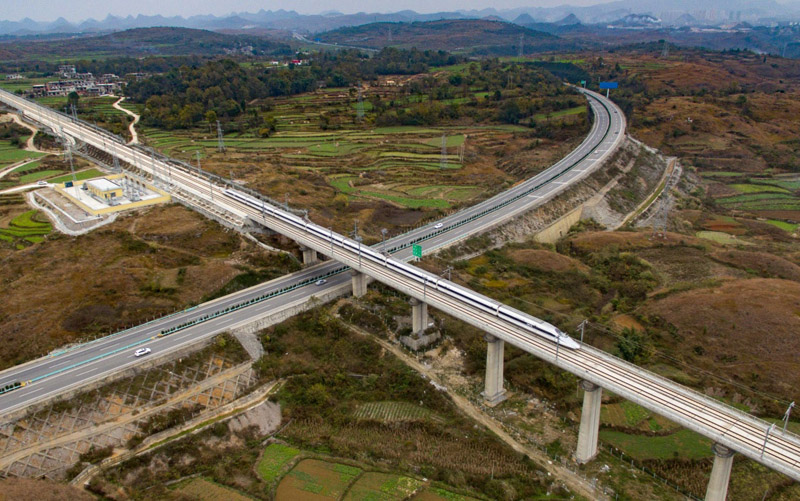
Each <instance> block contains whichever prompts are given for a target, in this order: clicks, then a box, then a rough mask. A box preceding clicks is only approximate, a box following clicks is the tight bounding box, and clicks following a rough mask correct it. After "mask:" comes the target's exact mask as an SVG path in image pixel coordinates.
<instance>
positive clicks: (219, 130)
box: [217, 120, 225, 153]
mask: <svg viewBox="0 0 800 501" xmlns="http://www.w3.org/2000/svg"><path fill="white" fill-rule="evenodd" d="M217 150H219V152H220V153H225V141H223V140H222V125H221V124H220V123H219V120H217Z"/></svg>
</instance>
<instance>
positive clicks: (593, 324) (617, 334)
mask: <svg viewBox="0 0 800 501" xmlns="http://www.w3.org/2000/svg"><path fill="white" fill-rule="evenodd" d="M512 299H513V300H515V301H518V302H520V303H525V304H528V305H531V306H535V307H537V308H539V309H541V310H544V311H546V312H548V313H552V314H555V315H560V316H562V317H569V315H568V314H566V313H564V312H561V311H557V310H553V309H550V308H547V307H545V306H542V305H539V304H536V303H533V302H531V301H527V300H525V299H521V298H519V297H514V298H512ZM587 325H588V326H591V327H592V328H594V329H596V330H599V331H602V332H605V333H607V334H609V335H611V336H613V337H614V338H616V339H624V338H625V336H624V335H623V334H622V333H621V332H618V331H615V330H613V329H612V328H610V327H608V326H606V325H603V324H598V323H596V322H591V323H587ZM629 341H630V340H629ZM639 346H640V347H641V345H639ZM653 354H655V355H657V356H659V357H661V358H663V359H665V360H668V361H670V362H673V363H675V364H677V365H680V366H682V367H685V368H687V369H691V370H693V371H696V372H698V373H700V374H702V375H705V376H709V377H711V378H713V379H716V380H718V381H721V382H724V383H727V384H730V385H733V386H736V387H737V388H740V389H743V390H747V391H748V392H751V393H753V394H756V395H759V396H762V397H765V398H770V399H772V400H776V401H778V402H781V403H784V404H788V403H789V401H788V400H786V399H784V398H783V397H779V396H777V395H771V394H769V393H766V392H763V391H760V390H755V389H753V388H750V387H749V386H746V385H743V384H742V383H738V382H736V381H733V380H730V379H726V378H723V377H721V376H719V375H718V374H716V373H713V372H709V371H707V370H705V369H701V368H700V367H697V366H694V365H690V364H688V363H687V362H685V361H683V360H681V359H679V358H675V357H673V356H671V355H668V354H666V353H664V352H663V351H661V350H658V349H655V348H654V349H653Z"/></svg>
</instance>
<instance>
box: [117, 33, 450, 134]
mask: <svg viewBox="0 0 800 501" xmlns="http://www.w3.org/2000/svg"><path fill="white" fill-rule="evenodd" d="M463 61H464V58H463V57H460V56H454V55H452V54H448V53H446V52H439V51H419V50H398V49H391V48H390V49H384V50H382V51H381V52H379V53H378V54H376V55H375V56H373V57H366V56H365V55H364V54H363V52H360V51H356V50H344V51H337V52H322V53H319V54H317V55H316V56H315V57H314V60H313V61H312V62H311V63H310V64H303V65H291V66H289V67H271V65H269V64H266V65H264V64H262V63H254V64H252V65H247V66H245V65H240V64H238V63H237V62H235V61H233V60H229V59H223V60H217V61H210V62H207V63H206V64H203V65H200V66H182V67H180V68H173V69H172V70H170V71H168V72H167V73H164V74H160V75H154V76H152V77H150V78H148V79H145V80H141V81H138V82H132V83H130V84H129V85H128V86H127V87H126V89H125V94H126V95H127V96H129V97H130V98H131V100H133V101H135V102H139V103H146V104H147V107H146V109H145V112H144V114H143V115H142V119H143V121H144V122H145V123H146V124H149V125H154V126H158V127H164V128H168V129H173V128H183V127H190V126H192V125H194V124H196V123H198V122H200V121H202V120H208V121H210V122H213V121H214V120H216V119H217V118H220V119H223V118H227V119H230V118H234V117H237V116H239V115H240V114H242V113H243V112H244V111H245V110H246V109H247V103H249V102H251V101H252V100H255V99H263V98H267V97H275V96H285V95H292V94H299V93H302V92H309V91H311V90H313V89H315V88H317V86H318V85H327V86H330V87H345V86H351V85H353V84H355V83H357V82H359V81H362V80H373V79H375V77H376V75H386V74H394V75H396V74H418V73H425V72H427V71H428V69H429V68H431V67H437V66H446V65H453V64H457V63H460V62H463ZM209 112H210V113H211V115H207V114H208V113H209Z"/></svg>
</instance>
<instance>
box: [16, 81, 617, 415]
mask: <svg viewBox="0 0 800 501" xmlns="http://www.w3.org/2000/svg"><path fill="white" fill-rule="evenodd" d="M587 96H588V98H589V103H590V104H591V106H592V108H593V110H594V116H595V121H594V123H593V126H592V129H591V131H590V133H589V134H588V135H587V137H586V138H585V139H584V141H583V142H582V143H581V144H580V145H579V146H578V147H577V148H576V149H575V150H573V151H572V152H570V154H569V155H567V156H566V157H565V158H563V159H561V160H560V161H559V162H557V163H556V164H554V165H553V166H551V167H550V168H548V169H547V170H545V171H543V172H541V173H539V174H538V175H536V176H534V177H533V178H531V179H529V180H526V181H525V182H522V183H519V184H518V185H516V186H514V187H512V188H511V189H509V190H507V191H504V192H503V193H500V194H498V195H496V196H495V197H492V198H490V199H487V200H485V201H484V202H482V203H479V204H477V205H475V206H473V207H469V208H467V209H464V210H462V211H460V212H457V213H454V214H452V215H450V216H448V217H446V218H443V219H441V220H440V221H438V222H441V223H442V225H443V227H442V228H441V229H435V228H434V227H433V226H434V223H431V224H429V225H427V226H424V227H421V228H417V229H415V230H413V231H410V232H408V233H406V234H403V235H400V236H397V237H394V238H391V239H389V240H387V241H386V247H387V248H388V249H394V252H393V253H394V255H395V256H396V257H398V258H400V259H410V258H411V248H410V245H411V243H412V242H415V243H420V244H421V245H424V248H425V250H426V252H431V251H433V250H435V249H437V248H440V247H442V246H444V245H448V244H450V243H452V242H453V241H456V240H460V239H463V238H468V237H469V236H470V235H472V234H475V233H476V232H479V231H482V230H484V229H485V228H487V227H489V226H491V225H494V224H498V223H500V222H502V221H504V220H507V219H508V218H510V217H513V216H514V215H516V214H518V213H520V212H523V211H526V210H530V209H532V208H534V207H537V206H539V205H541V204H543V203H545V202H546V201H547V200H549V199H550V198H552V197H553V196H555V195H556V194H557V193H558V192H560V191H562V190H563V189H565V187H567V186H568V185H569V184H570V183H572V182H575V181H576V180H578V179H580V178H582V177H585V176H586V175H588V174H589V173H590V172H591V170H592V169H593V168H597V166H599V165H600V164H601V163H602V160H603V159H604V158H605V157H606V156H607V155H609V154H610V153H611V152H612V151H613V149H614V148H615V146H616V145H618V144H619V143H620V142H621V141H622V139H623V137H624V130H625V121H624V116H623V115H622V113H621V112H620V111H619V110H618V109H617V108H616V107H615V106H614V105H613V103H611V102H610V101H607V100H605V98H603V97H602V96H601V95H598V94H595V93H590V92H588V91H587ZM0 100H2V101H5V102H6V103H8V104H10V105H12V106H15V107H18V108H19V109H21V110H22V111H23V112H24V113H25V114H26V115H28V116H29V117H30V118H32V119H34V120H35V121H37V122H39V123H42V124H43V125H46V126H48V127H51V128H52V129H54V130H56V131H63V133H65V134H70V135H71V137H73V138H76V139H79V140H82V141H87V142H91V144H94V145H96V146H97V145H99V147H100V148H101V149H104V150H105V151H110V152H113V153H115V154H117V155H118V156H119V158H121V159H123V160H126V161H129V162H130V163H131V164H132V165H136V166H138V167H139V168H140V169H142V170H145V171H147V172H150V173H153V172H155V173H156V174H157V175H160V174H161V173H162V172H163V173H165V174H164V176H165V177H166V178H167V180H169V178H170V174H172V177H173V182H175V181H177V180H179V179H180V180H181V181H182V182H183V183H185V184H186V185H187V186H188V188H187V191H189V192H191V193H193V194H196V195H198V196H202V197H203V198H204V199H205V200H211V199H212V191H211V190H213V200H214V202H215V203H216V204H219V205H220V206H221V207H223V208H224V210H227V211H229V212H231V213H233V214H235V215H236V216H237V217H239V218H242V219H243V220H244V218H245V217H246V216H247V211H248V209H247V208H246V207H243V206H241V205H240V204H236V203H234V202H233V201H230V199H229V198H227V197H226V196H225V195H224V187H220V186H218V185H216V184H214V183H211V182H209V181H208V180H199V179H198V178H197V173H196V172H194V171H186V170H185V169H183V168H181V167H178V166H175V165H165V164H164V163H163V162H161V161H159V159H157V158H156V159H153V157H151V156H149V155H147V154H145V153H142V152H141V151H137V150H135V149H134V148H131V147H130V146H127V145H125V144H124V143H122V142H121V141H120V139H119V138H116V137H115V136H112V135H110V134H108V133H105V132H104V131H102V130H100V129H95V128H94V127H92V126H89V127H86V126H84V124H82V123H80V122H76V121H74V120H73V119H71V118H70V117H68V116H66V115H61V114H59V113H57V112H54V111H53V110H50V109H47V108H44V107H42V106H40V105H38V104H36V103H32V102H30V101H27V100H25V99H23V98H20V97H18V96H14V95H13V94H9V93H6V92H5V91H0ZM609 110H610V111H609ZM128 159H129V160H128ZM182 189H183V186H182ZM251 216H253V217H254V218H256V219H258V218H259V217H260V215H258V214H251ZM323 254H324V252H323ZM341 267H342V266H341V264H339V263H336V262H328V263H325V264H322V265H319V266H316V267H314V268H310V269H307V270H303V271H300V272H298V273H295V274H292V275H288V276H286V277H282V278H280V279H277V280H274V281H271V282H268V283H265V284H260V285H258V286H255V287H253V288H251V289H248V290H245V291H239V292H237V293H234V294H231V295H229V296H226V297H224V298H221V299H218V300H216V301H212V302H209V303H204V304H202V305H199V306H198V307H196V308H193V309H191V310H188V311H185V312H181V313H178V314H175V315H172V316H169V317H165V318H162V319H158V320H156V321H154V322H151V323H148V324H145V325H141V326H137V327H134V328H132V329H129V330H127V331H124V332H121V333H116V334H114V335H111V336H106V337H104V338H101V339H99V340H97V341H94V342H92V343H88V344H84V345H81V346H78V347H76V348H75V349H73V350H70V351H68V352H63V353H56V354H54V356H48V357H44V358H41V359H38V360H35V361H33V362H29V363H27V364H23V365H21V366H18V367H14V368H11V369H8V370H6V371H3V372H0V388H2V387H3V386H4V385H5V384H8V383H11V382H14V381H31V384H30V385H28V386H25V387H23V388H20V389H18V390H15V391H13V392H10V393H8V394H5V395H0V414H3V413H8V412H13V411H15V410H18V409H20V408H22V407H24V406H26V405H29V404H31V403H33V402H36V401H39V400H41V399H43V398H45V397H49V396H53V395H56V394H58V393H61V392H66V391H68V390H70V389H72V388H75V387H78V386H81V385H82V384H86V383H88V382H91V381H94V380H97V379H99V378H101V377H103V376H106V375H108V374H111V373H113V372H115V371H118V370H122V369H124V368H127V367H130V366H133V365H135V364H136V363H137V362H139V361H142V360H144V359H146V358H147V357H143V358H142V359H136V358H134V357H133V351H134V350H135V349H136V347H139V346H143V345H147V346H148V347H150V348H152V349H153V352H154V354H156V353H163V352H165V351H172V350H176V349H179V348H180V347H183V346H186V345H187V344H190V343H191V342H193V341H199V340H202V339H205V338H208V337H210V336H213V335H216V334H218V333H220V332H223V331H225V330H226V329H227V328H228V327H229V326H231V325H236V324H238V323H240V322H242V321H243V320H246V319H247V318H248V317H252V316H255V315H258V314H261V313H262V312H264V311H273V310H279V309H280V308H283V307H285V306H286V305H287V304H290V303H292V302H293V301H295V300H297V298H298V297H299V296H298V295H305V296H308V295H310V294H313V293H315V292H317V291H320V288H319V287H318V286H315V285H307V286H305V287H302V288H300V289H298V291H302V292H298V291H291V293H287V294H283V295H280V296H277V297H274V298H271V299H268V300H266V301H262V302H260V303H259V304H257V305H253V306H249V307H247V308H244V309H242V310H238V311H235V312H232V313H228V314H227V315H225V316H224V317H219V318H216V319H214V320H213V321H208V322H204V323H202V324H200V325H197V326H194V327H191V328H188V329H185V330H183V331H181V332H180V335H178V334H173V335H170V336H168V337H164V338H160V339H154V336H156V335H157V334H158V333H159V332H161V330H163V329H168V328H170V327H173V326H175V325H179V324H182V323H185V322H188V321H191V320H192V319H195V318H198V317H202V316H205V315H210V314H213V313H215V312H217V311H220V310H223V309H225V308H227V307H229V306H231V305H233V304H238V303H242V302H245V301H249V300H251V299H252V298H254V297H259V296H262V295H264V294H268V293H270V292H274V291H278V290H281V289H286V288H290V287H294V286H295V285H296V284H298V283H300V282H304V281H305V282H313V281H315V280H316V279H317V278H319V277H322V276H328V275H330V274H331V273H332V272H334V271H335V270H337V269H340V268H341ZM347 280H349V276H348V275H340V276H336V277H332V278H329V279H328V283H327V284H325V285H324V286H323V289H325V288H330V287H336V286H337V285H340V284H341V283H343V282H344V281H347ZM305 296H303V297H305Z"/></svg>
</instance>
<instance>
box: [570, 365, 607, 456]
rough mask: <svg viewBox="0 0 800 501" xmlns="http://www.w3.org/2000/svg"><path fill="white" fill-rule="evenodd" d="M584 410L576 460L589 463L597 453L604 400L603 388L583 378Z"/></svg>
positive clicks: (581, 383)
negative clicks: (601, 406) (601, 408)
mask: <svg viewBox="0 0 800 501" xmlns="http://www.w3.org/2000/svg"><path fill="white" fill-rule="evenodd" d="M580 385H581V388H583V390H584V393H583V410H582V411H581V427H580V431H579V432H578V448H577V450H576V451H575V461H577V462H578V463H580V464H583V463H588V462H589V461H591V460H592V459H594V457H595V456H596V455H597V435H598V432H599V429H600V404H601V402H602V400H603V389H602V388H600V387H599V386H597V385H596V384H594V383H591V382H589V381H586V380H583V381H581V382H580Z"/></svg>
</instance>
